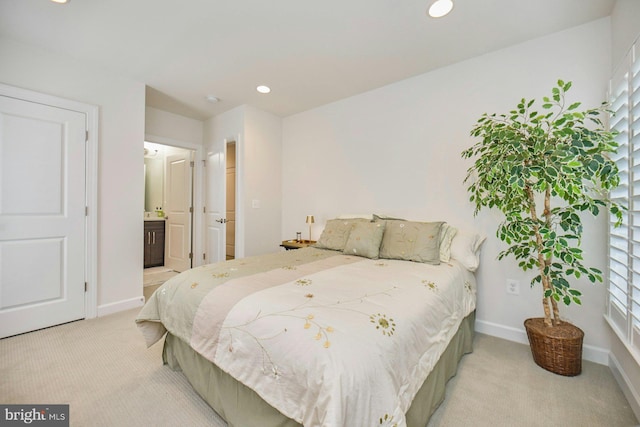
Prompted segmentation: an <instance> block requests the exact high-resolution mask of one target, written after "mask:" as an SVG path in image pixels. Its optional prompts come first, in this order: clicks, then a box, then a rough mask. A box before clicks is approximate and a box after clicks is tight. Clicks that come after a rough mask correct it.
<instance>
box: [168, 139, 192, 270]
mask: <svg viewBox="0 0 640 427" xmlns="http://www.w3.org/2000/svg"><path fill="white" fill-rule="evenodd" d="M192 158H193V152H192V151H190V150H183V149H176V150H175V151H174V150H171V154H168V155H167V158H166V162H165V174H164V178H165V187H164V188H165V203H164V211H165V215H166V216H167V219H166V224H165V259H164V265H165V267H167V268H170V269H172V270H175V271H185V270H188V269H190V268H191V265H192V264H191V261H192V258H193V255H192V250H191V226H192V212H193V207H192V206H193V205H192V198H193V197H192V196H193V160H192Z"/></svg>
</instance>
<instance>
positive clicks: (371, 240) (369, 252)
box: [344, 222, 385, 259]
mask: <svg viewBox="0 0 640 427" xmlns="http://www.w3.org/2000/svg"><path fill="white" fill-rule="evenodd" d="M384 227H385V225H384V223H383V222H357V223H355V224H354V225H353V228H352V229H351V233H349V239H348V240H347V243H346V244H345V246H344V253H345V254H347V255H357V256H362V257H365V258H371V259H378V254H379V253H380V242H381V241H382V236H383V234H384Z"/></svg>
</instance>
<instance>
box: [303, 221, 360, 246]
mask: <svg viewBox="0 0 640 427" xmlns="http://www.w3.org/2000/svg"><path fill="white" fill-rule="evenodd" d="M359 222H363V223H367V222H370V221H369V220H368V219H363V218H353V219H330V220H329V221H327V225H326V226H325V227H324V230H322V234H321V235H320V238H319V239H318V242H317V243H316V244H315V247H316V248H320V249H331V250H334V251H342V250H344V245H345V244H346V243H347V239H348V238H349V233H350V232H351V228H353V226H354V224H356V223H359Z"/></svg>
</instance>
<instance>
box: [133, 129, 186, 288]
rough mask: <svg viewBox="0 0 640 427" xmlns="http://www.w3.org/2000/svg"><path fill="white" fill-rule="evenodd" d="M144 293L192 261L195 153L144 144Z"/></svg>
mask: <svg viewBox="0 0 640 427" xmlns="http://www.w3.org/2000/svg"><path fill="white" fill-rule="evenodd" d="M144 149H145V150H144V151H145V154H144V164H145V166H144V169H145V201H144V225H145V227H144V233H145V234H144V245H145V254H144V255H145V259H144V267H145V271H144V273H145V274H144V287H145V289H144V291H145V292H144V294H145V296H146V295H147V293H150V291H152V290H155V289H148V288H156V287H157V286H158V285H160V284H162V283H164V281H166V280H167V279H168V278H170V277H172V276H173V275H175V274H177V273H179V272H182V271H185V270H188V269H189V268H191V267H192V262H193V210H194V209H193V196H194V194H193V187H194V173H193V171H194V160H193V159H194V154H195V152H194V151H193V150H190V149H186V148H180V147H174V146H169V145H163V144H157V143H152V142H145V143H144Z"/></svg>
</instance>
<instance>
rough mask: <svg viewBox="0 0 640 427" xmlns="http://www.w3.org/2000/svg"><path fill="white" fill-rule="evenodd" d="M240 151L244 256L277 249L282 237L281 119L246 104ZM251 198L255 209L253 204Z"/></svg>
mask: <svg viewBox="0 0 640 427" xmlns="http://www.w3.org/2000/svg"><path fill="white" fill-rule="evenodd" d="M243 151H244V152H243V159H244V164H243V172H242V173H243V176H244V194H242V195H240V197H243V198H244V206H245V211H244V212H245V255H246V256H250V255H259V254H264V253H269V252H277V251H278V250H280V248H279V245H280V243H281V240H282V239H280V236H281V234H282V232H281V229H280V224H281V218H282V175H281V171H282V119H281V118H280V117H277V116H275V115H273V114H270V113H266V112H264V111H262V110H259V109H257V108H255V107H251V106H248V105H247V106H246V107H245V138H244V150H243ZM254 200H257V201H258V203H259V206H260V207H259V208H254V207H253V205H252V202H253V201H254Z"/></svg>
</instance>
